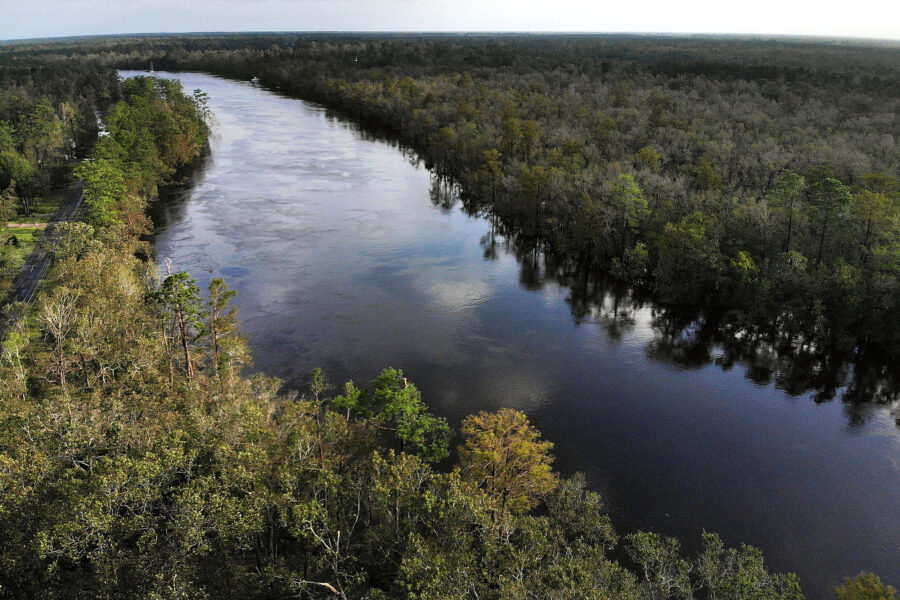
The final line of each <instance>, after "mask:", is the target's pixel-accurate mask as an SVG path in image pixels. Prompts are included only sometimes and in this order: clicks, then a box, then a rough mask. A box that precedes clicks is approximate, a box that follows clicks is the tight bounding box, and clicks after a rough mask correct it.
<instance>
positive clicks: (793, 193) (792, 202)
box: [769, 173, 806, 252]
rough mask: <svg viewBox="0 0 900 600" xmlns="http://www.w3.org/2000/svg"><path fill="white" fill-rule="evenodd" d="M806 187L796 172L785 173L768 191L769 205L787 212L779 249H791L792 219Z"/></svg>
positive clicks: (783, 250) (784, 250) (779, 210)
mask: <svg viewBox="0 0 900 600" xmlns="http://www.w3.org/2000/svg"><path fill="white" fill-rule="evenodd" d="M805 188H806V180H805V179H803V177H802V176H801V175H798V174H796V173H787V174H785V175H782V176H781V177H779V178H778V180H777V181H776V182H775V187H774V188H773V189H772V190H771V191H770V192H769V205H770V206H771V207H772V208H773V209H774V210H776V211H778V212H783V213H787V226H786V232H785V236H784V243H783V244H782V245H781V251H782V252H787V251H789V250H790V249H791V233H792V232H793V226H794V219H795V218H796V214H797V211H798V210H799V208H800V203H801V201H802V200H803V191H804V189H805Z"/></svg>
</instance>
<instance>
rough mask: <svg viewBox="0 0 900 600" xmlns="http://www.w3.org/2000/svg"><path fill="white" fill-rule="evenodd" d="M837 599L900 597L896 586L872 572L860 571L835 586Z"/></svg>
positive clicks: (894, 598) (872, 599)
mask: <svg viewBox="0 0 900 600" xmlns="http://www.w3.org/2000/svg"><path fill="white" fill-rule="evenodd" d="M835 593H836V594H837V600H896V598H898V597H900V596H898V594H897V590H896V588H894V587H893V586H890V585H886V584H884V583H882V582H881V579H880V578H878V577H877V576H876V575H874V574H872V573H860V574H859V575H857V576H856V577H847V578H845V579H844V583H843V585H839V586H838V587H836V588H835Z"/></svg>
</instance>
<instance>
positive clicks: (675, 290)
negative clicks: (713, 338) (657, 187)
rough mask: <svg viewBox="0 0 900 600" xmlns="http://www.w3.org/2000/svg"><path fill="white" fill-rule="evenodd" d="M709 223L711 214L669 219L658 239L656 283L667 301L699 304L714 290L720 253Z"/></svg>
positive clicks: (695, 214) (696, 214)
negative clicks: (711, 236) (671, 221)
mask: <svg viewBox="0 0 900 600" xmlns="http://www.w3.org/2000/svg"><path fill="white" fill-rule="evenodd" d="M708 227H709V225H708V220H707V218H706V217H704V216H703V215H702V214H701V213H694V214H692V215H690V216H688V217H685V218H683V219H682V220H681V221H679V222H678V223H667V224H666V226H665V228H664V229H663V233H662V235H660V236H659V238H658V239H657V241H656V251H657V254H658V259H657V262H656V271H655V272H654V276H655V285H656V289H657V290H658V291H659V293H660V294H661V296H662V297H663V298H664V299H665V300H666V301H668V302H673V303H676V304H697V303H699V302H702V300H703V299H704V298H705V297H707V296H708V295H709V294H711V293H712V291H713V287H714V285H715V281H716V278H717V271H718V256H717V255H716V254H715V253H714V250H713V249H714V248H715V242H714V240H712V239H710V237H709V234H708Z"/></svg>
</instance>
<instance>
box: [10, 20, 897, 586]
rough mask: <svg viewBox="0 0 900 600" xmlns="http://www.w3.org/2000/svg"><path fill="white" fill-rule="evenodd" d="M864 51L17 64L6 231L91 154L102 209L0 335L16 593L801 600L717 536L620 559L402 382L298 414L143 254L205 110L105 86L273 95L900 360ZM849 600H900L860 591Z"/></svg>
mask: <svg viewBox="0 0 900 600" xmlns="http://www.w3.org/2000/svg"><path fill="white" fill-rule="evenodd" d="M735 48H737V49H738V50H735ZM726 50H727V51H726ZM850 50H852V51H850ZM850 50H848V48H845V47H842V46H834V47H829V46H825V47H824V48H822V47H818V46H817V47H816V48H811V47H809V46H808V45H806V44H803V43H796V42H795V43H782V42H775V41H764V42H746V43H738V42H735V41H729V42H728V43H727V44H726V43H724V42H721V41H717V40H701V41H697V40H681V41H675V40H669V41H666V42H660V43H654V44H645V43H644V42H642V41H641V40H640V39H637V40H635V39H629V38H621V39H620V38H602V39H598V38H581V37H560V38H556V37H548V38H528V37H524V38H519V37H510V38H505V37H500V38H480V37H473V38H464V37H449V38H432V37H422V38H415V39H413V38H402V37H394V36H384V37H377V38H359V37H356V36H340V37H334V36H332V37H322V38H318V37H315V36H252V37H245V36H209V37H183V38H143V39H142V38H138V39H128V40H121V39H102V38H101V39H90V40H86V41H83V42H62V43H57V42H53V43H32V44H24V45H17V46H8V47H4V48H0V186H2V187H3V189H4V190H5V191H4V204H3V206H4V207H6V208H5V210H6V212H7V213H9V214H12V213H13V211H20V212H21V211H25V210H28V208H27V205H28V201H29V199H31V198H35V197H37V196H39V195H40V194H42V193H44V191H45V190H46V189H48V188H49V187H50V186H52V185H54V184H55V183H60V182H62V181H64V180H65V179H66V178H67V177H68V176H69V173H70V171H71V170H72V165H73V158H75V157H81V156H86V155H88V154H89V160H86V161H82V162H80V163H79V166H78V167H77V168H75V169H74V174H75V175H76V176H77V177H78V178H80V179H82V180H83V181H84V190H85V200H84V202H85V206H84V210H83V211H82V212H81V213H80V214H79V219H77V220H76V221H72V222H69V223H66V224H62V225H59V226H57V227H55V228H54V229H53V230H52V231H50V232H49V233H48V234H47V239H46V241H45V244H47V247H48V248H50V249H51V251H52V252H53V254H54V266H53V269H52V272H51V273H50V274H49V276H48V278H47V285H46V288H45V290H44V292H43V294H42V295H41V296H40V297H39V299H38V300H37V302H36V303H35V305H34V306H32V307H30V308H29V307H25V306H21V305H13V306H11V307H8V308H7V309H5V313H4V322H5V330H4V334H3V335H4V339H3V341H2V354H0V421H2V426H0V517H2V520H0V597H8V598H59V597H67V598H160V599H163V598H165V599H176V598H284V597H301V598H328V597H339V598H371V599H375V598H409V599H421V600H424V599H439V598H440V599H443V598H482V599H485V598H490V599H493V598H496V599H500V598H503V599H507V598H522V599H525V598H529V599H531V598H545V599H548V600H549V599H561V598H597V599H600V598H634V599H652V600H662V599H669V598H680V599H689V598H698V599H707V598H712V599H721V600H727V599H747V598H767V599H769V598H771V599H793V598H801V597H802V593H801V590H800V586H799V582H798V580H797V578H796V577H795V576H793V575H789V574H788V575H781V574H773V573H770V572H769V571H768V570H767V569H766V567H765V564H764V561H763V557H762V555H761V553H760V552H759V551H758V550H756V549H754V548H752V547H749V546H740V547H736V548H730V547H726V546H725V545H724V544H723V543H722V541H721V540H720V539H719V538H718V536H716V535H714V534H708V533H704V534H703V544H702V549H701V551H700V552H699V553H698V554H697V555H696V556H693V557H690V558H688V557H685V556H684V555H683V553H682V552H681V551H680V546H679V543H678V541H677V540H675V539H672V538H666V537H663V536H660V535H657V534H653V533H646V532H638V533H633V534H629V535H626V536H622V537H620V536H618V535H617V534H616V532H615V530H614V528H613V524H612V523H611V522H610V520H609V518H608V517H607V516H606V514H605V511H604V507H603V502H602V499H601V498H600V497H599V496H598V495H597V494H596V493H594V492H592V491H590V490H587V489H586V488H585V483H584V479H583V478H582V477H581V476H577V475H576V476H574V477H572V478H569V479H565V478H562V477H561V476H560V475H558V474H557V473H555V472H554V470H553V454H552V448H553V445H552V443H550V442H549V441H546V440H544V439H542V438H541V435H540V433H539V432H538V431H537V430H536V429H535V428H534V427H533V426H532V425H531V424H530V423H529V421H528V418H527V417H526V415H524V414H522V413H520V412H517V411H513V410H508V409H504V410H500V411H497V412H493V413H480V414H477V415H473V416H470V417H468V418H467V419H465V420H464V421H463V423H462V427H461V430H460V432H459V433H458V434H457V435H456V436H455V437H454V433H453V432H452V431H451V429H450V427H449V425H448V424H447V423H446V422H445V421H444V420H443V419H441V418H439V417H436V416H434V415H432V414H431V413H430V411H429V410H428V407H427V405H426V403H425V401H424V400H423V398H422V396H421V394H420V393H419V391H418V390H417V388H416V386H415V385H414V384H413V383H412V382H410V381H408V379H407V378H405V377H404V375H403V373H402V371H400V370H397V369H391V368H388V369H385V370H384V371H382V373H381V374H380V375H379V376H378V377H377V378H375V380H374V381H372V382H371V383H369V384H368V385H359V386H357V385H355V384H354V383H353V382H347V383H346V384H345V385H343V386H341V387H340V388H335V386H334V385H333V384H332V383H330V382H329V381H328V379H327V377H326V375H325V374H323V373H322V372H321V371H319V370H316V371H314V372H313V373H311V374H310V376H309V379H308V384H307V386H306V388H305V389H303V390H283V389H282V385H281V382H279V381H277V380H275V379H272V378H269V377H267V376H265V375H262V374H255V375H252V376H250V375H247V372H246V369H244V367H245V366H246V365H248V364H249V363H250V361H251V357H250V356H249V353H248V351H247V347H246V344H245V343H244V340H243V339H242V337H241V335H240V331H239V328H238V326H237V316H236V313H235V311H234V310H233V309H232V308H231V307H230V302H231V299H232V298H233V296H234V294H235V291H234V290H229V289H228V287H227V285H226V283H225V282H224V281H222V280H218V279H217V280H214V281H213V282H212V285H211V286H210V287H209V289H208V290H206V291H205V293H203V294H201V292H200V290H198V289H197V286H196V284H195V282H194V281H193V280H192V279H191V278H190V275H188V274H186V273H169V272H168V271H167V270H166V269H165V268H163V269H162V271H163V272H162V273H160V268H159V267H158V266H157V265H155V264H153V262H152V261H151V260H150V259H149V256H150V252H149V249H148V246H147V241H146V238H145V234H146V233H147V231H148V228H149V226H150V223H149V221H148V219H147V217H146V208H147V205H148V203H150V202H152V201H154V199H155V198H156V197H157V195H158V191H159V188H160V186H164V185H166V184H168V183H171V182H172V181H174V180H176V179H177V177H178V170H179V169H180V168H182V167H184V166H186V165H189V164H190V163H191V162H192V161H194V160H195V159H196V158H197V157H199V156H200V155H201V154H202V153H203V151H204V148H205V146H206V139H207V136H208V135H209V133H210V129H209V123H210V115H209V113H208V110H207V109H206V105H205V98H204V96H203V94H202V93H199V92H195V93H194V95H193V96H188V95H185V94H184V91H183V90H182V89H181V88H180V86H179V85H178V84H177V83H175V82H171V81H164V80H158V79H154V78H149V77H140V78H135V79H133V80H128V81H121V80H119V79H118V78H117V77H116V75H115V71H114V68H115V67H120V66H141V67H146V66H147V63H148V62H149V60H153V61H154V63H155V65H156V67H157V68H183V69H203V70H207V71H211V72H214V73H219V74H223V75H228V76H232V77H241V78H250V77H253V76H256V77H260V78H261V79H262V80H263V81H264V82H265V83H266V84H268V85H270V86H272V87H278V88H281V89H283V90H285V91H288V92H290V93H295V94H299V95H303V96H305V97H309V98H314V99H317V100H320V101H323V102H326V103H327V104H329V105H330V106H335V107H339V108H341V109H343V110H344V111H346V113H347V114H350V115H353V116H354V117H355V118H357V119H360V120H365V121H369V122H372V123H375V124H378V125H381V126H384V127H386V128H388V129H390V130H391V131H392V132H393V134H394V135H397V136H399V137H400V138H401V139H403V140H405V141H406V142H407V143H409V144H411V145H413V146H414V147H416V148H418V149H420V150H421V151H422V152H424V153H426V154H427V156H428V157H429V159H430V161H431V163H432V164H433V165H434V168H435V169H436V170H437V171H438V172H439V173H441V174H442V175H445V176H446V177H448V178H450V179H451V180H452V181H453V182H454V183H455V184H456V185H459V186H460V188H461V189H462V191H463V194H464V197H465V200H466V203H467V206H468V207H469V209H470V210H472V211H484V212H487V213H489V214H490V215H491V216H492V217H493V218H494V219H495V221H496V226H497V227H498V228H500V229H503V230H504V231H506V232H508V233H509V234H510V235H512V236H514V237H516V239H517V243H519V244H521V245H522V247H523V248H526V249H529V248H530V249H531V250H532V251H535V252H537V251H540V252H544V253H547V254H548V255H551V256H553V257H554V260H555V261H557V262H558V264H559V265H560V267H559V268H560V269H563V270H567V271H573V270H578V269H599V270H602V271H605V272H608V273H609V274H610V276H612V277H616V278H619V279H620V280H622V281H623V282H624V283H626V284H628V285H633V286H636V287H638V288H644V289H646V290H647V292H648V293H653V294H656V295H658V297H659V298H660V299H662V300H664V301H666V302H668V303H670V304H671V305H673V306H678V305H684V306H687V307H694V308H696V307H707V308H716V309H719V310H721V311H723V312H724V313H726V314H727V317H726V318H727V319H728V322H729V323H730V324H731V325H730V326H731V327H743V328H745V329H748V330H749V329H754V330H758V331H760V332H762V333H760V335H766V336H770V337H771V338H772V339H773V340H775V339H776V338H777V339H778V341H779V343H784V344H788V345H804V346H816V347H819V346H829V347H832V348H840V349H843V350H844V351H846V352H848V353H853V352H856V353H858V354H876V355H878V356H881V357H884V358H885V360H882V361H881V362H880V363H879V364H880V365H882V366H883V367H882V368H883V369H888V368H889V366H890V365H891V360H894V361H895V360H896V357H897V352H898V348H897V346H896V344H897V338H898V336H897V333H898V331H900V327H898V325H900V323H898V314H897V312H898V311H897V304H896V303H897V299H896V296H897V289H898V286H897V267H898V262H897V261H898V238H897V235H898V227H897V218H898V215H897V210H898V201H900V185H898V180H897V174H898V172H900V161H898V159H900V153H898V150H897V147H896V145H895V143H894V142H895V140H894V137H893V136H894V135H896V132H897V131H900V128H898V122H897V119H898V117H897V114H898V110H897V109H898V108H900V107H898V106H897V103H898V98H900V96H898V94H897V92H898V79H900V72H898V69H897V64H898V61H897V55H898V51H897V49H896V48H893V47H887V48H851V49H850ZM774 58H777V65H775V64H773V59H774ZM98 115H99V116H101V118H102V121H103V125H104V131H103V134H102V135H99V136H98V122H97V117H98ZM4 132H5V133H4ZM772 343H775V342H774V341H773V342H772ZM452 448H456V451H455V452H452V451H451V449H452ZM837 595H838V598H839V599H840V600H851V599H855V598H886V599H892V598H895V597H896V590H894V589H893V588H890V587H889V586H885V585H883V584H882V583H881V582H880V581H879V580H878V578H877V577H875V576H873V575H866V574H863V575H860V576H859V577H857V578H855V579H853V580H847V581H846V582H845V584H844V585H843V586H841V587H840V588H839V589H838V590H837Z"/></svg>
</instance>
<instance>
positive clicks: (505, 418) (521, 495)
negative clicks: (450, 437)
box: [459, 408, 558, 521]
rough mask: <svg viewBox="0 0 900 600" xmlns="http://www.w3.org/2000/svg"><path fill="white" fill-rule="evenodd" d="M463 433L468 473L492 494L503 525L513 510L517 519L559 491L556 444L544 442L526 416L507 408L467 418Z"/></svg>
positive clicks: (462, 451)
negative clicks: (543, 499) (554, 447)
mask: <svg viewBox="0 0 900 600" xmlns="http://www.w3.org/2000/svg"><path fill="white" fill-rule="evenodd" d="M462 434H463V436H464V437H465V443H464V444H463V445H462V446H460V447H459V463H460V466H461V468H462V471H463V473H464V474H465V476H466V478H467V479H468V480H470V481H473V482H475V483H477V484H478V485H480V486H482V487H483V488H484V489H485V490H486V491H487V493H488V495H489V497H490V498H491V501H492V502H493V503H494V507H495V508H494V510H495V512H496V518H497V519H498V520H501V521H502V520H503V517H504V516H505V514H506V511H507V510H509V511H511V512H512V513H515V514H519V513H524V512H526V511H528V510H529V509H531V508H532V507H534V506H535V505H536V504H537V501H538V499H540V498H541V497H543V496H545V495H547V494H549V493H550V492H552V491H553V490H554V489H555V488H556V486H557V484H558V482H557V479H556V476H555V475H554V474H553V470H552V468H551V464H552V462H553V457H552V456H551V454H550V450H551V449H552V448H553V444H552V443H551V442H546V441H543V440H541V439H540V438H541V435H540V432H538V430H537V429H535V428H534V427H532V426H531V424H530V423H529V422H528V417H527V416H525V414H524V413H521V412H519V411H516V410H512V409H510V408H501V409H500V410H498V411H497V412H493V413H489V412H480V413H478V414H477V415H471V416H468V417H466V418H465V419H463V423H462Z"/></svg>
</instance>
